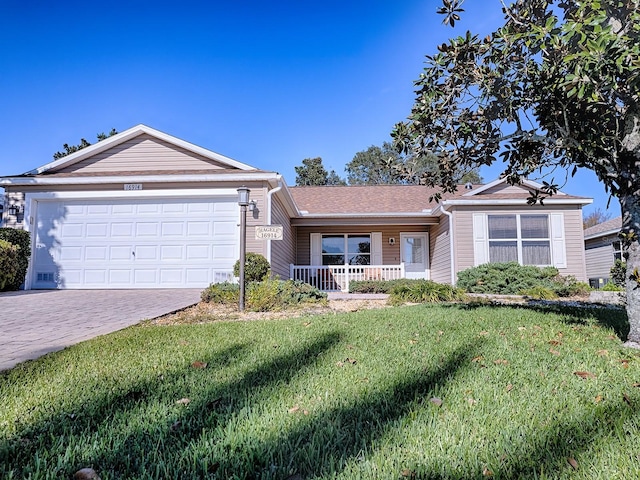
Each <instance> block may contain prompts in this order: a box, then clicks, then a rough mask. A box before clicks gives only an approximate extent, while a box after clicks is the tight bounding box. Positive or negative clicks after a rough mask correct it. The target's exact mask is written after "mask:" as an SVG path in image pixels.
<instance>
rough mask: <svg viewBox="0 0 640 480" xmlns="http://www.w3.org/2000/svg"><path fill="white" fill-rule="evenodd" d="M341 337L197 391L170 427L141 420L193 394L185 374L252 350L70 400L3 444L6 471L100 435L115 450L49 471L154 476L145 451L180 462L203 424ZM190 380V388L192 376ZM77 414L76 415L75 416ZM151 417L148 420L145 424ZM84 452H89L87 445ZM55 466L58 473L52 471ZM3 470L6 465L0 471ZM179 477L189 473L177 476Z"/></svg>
mask: <svg viewBox="0 0 640 480" xmlns="http://www.w3.org/2000/svg"><path fill="white" fill-rule="evenodd" d="M340 338H341V335H340V334H339V333H337V332H333V333H327V334H324V335H322V336H320V337H319V338H316V339H315V340H314V341H312V342H311V343H308V344H305V345H302V346H301V347H300V348H298V349H295V350H291V351H289V352H288V353H284V354H282V355H279V356H276V357H275V358H273V359H271V360H268V361H265V362H263V363H262V364H259V365H257V366H256V367H255V368H253V369H252V370H250V371H248V372H245V373H244V374H243V375H242V377H241V378H240V379H238V380H236V381H230V382H227V383H224V382H222V383H221V382H219V381H215V380H216V379H215V378H213V379H212V380H213V381H212V382H211V384H212V387H211V388H210V389H209V390H208V391H206V392H204V393H201V392H193V393H194V394H195V395H197V396H198V398H199V399H196V400H195V401H194V402H193V403H191V404H189V406H188V407H189V408H188V409H186V408H184V407H183V406H182V405H178V406H176V411H177V412H178V413H176V414H175V415H173V416H172V417H171V418H163V422H162V424H159V423H157V422H156V423H155V424H154V423H151V424H149V420H148V419H145V418H140V416H141V415H144V411H143V410H144V408H145V407H148V405H147V404H150V403H152V402H156V403H161V404H162V403H164V404H166V403H169V404H170V405H174V404H175V402H176V400H177V399H180V398H182V397H183V396H184V394H185V390H184V389H185V379H189V378H190V377H191V376H199V375H201V376H204V377H205V378H206V376H207V375H210V376H212V377H215V369H216V367H224V366H226V365H230V364H231V363H232V362H233V361H234V360H236V359H238V358H239V357H240V356H241V355H243V354H244V353H245V351H246V350H247V349H248V345H242V344H238V345H232V346H230V347H229V348H227V349H225V350H223V351H220V352H215V353H213V354H212V355H210V356H208V357H205V358H203V360H206V362H207V363H208V368H206V369H200V368H194V366H192V365H189V366H181V367H176V368H174V369H173V370H164V371H161V372H159V374H160V375H159V376H160V377H161V378H160V379H159V378H157V377H153V378H149V377H147V378H145V379H144V380H140V381H137V382H135V383H121V384H120V385H118V386H117V387H118V388H119V390H118V391H116V392H114V393H109V394H103V395H96V394H95V393H93V394H92V393H90V392H88V393H87V397H86V398H84V400H85V402H84V403H81V404H75V405H66V406H65V407H64V408H65V412H66V413H64V412H60V411H56V412H55V413H50V414H49V415H48V416H47V417H45V418H41V419H39V421H38V422H37V423H36V424H35V425H33V426H30V427H25V428H24V429H20V428H19V429H18V434H17V436H14V437H13V438H10V439H8V440H7V441H4V442H0V458H2V457H4V458H7V459H10V461H7V463H6V464H5V465H4V467H3V468H4V469H5V470H4V471H9V470H11V469H15V472H14V475H16V477H15V478H22V477H24V476H26V475H24V473H25V472H27V471H32V470H33V469H34V465H33V464H32V462H33V461H34V458H37V457H41V458H42V457H46V456H47V455H46V454H45V455H43V454H42V452H43V451H44V452H51V451H56V450H57V451H61V450H60V449H61V445H60V441H59V440H60V438H66V439H67V442H69V443H72V442H78V441H80V438H78V437H83V436H84V437H91V436H92V435H94V434H95V433H99V434H101V435H107V436H110V435H112V438H108V439H107V442H105V443H106V444H108V445H109V448H108V449H106V448H104V447H102V446H100V447H98V450H99V452H98V453H97V454H95V453H92V454H91V455H90V458H84V459H78V457H77V455H76V456H74V455H71V457H72V459H71V460H70V461H69V460H67V461H62V460H61V459H59V460H58V462H57V464H56V462H55V461H53V462H52V465H51V467H49V468H47V473H48V475H50V476H57V477H65V478H70V476H71V475H73V472H75V471H77V470H78V469H80V468H82V467H86V466H90V465H92V466H94V468H96V470H100V471H102V472H104V473H105V474H106V475H105V476H107V477H110V478H122V477H130V476H136V475H146V469H147V468H150V467H151V465H146V464H145V463H144V461H141V460H142V459H141V458H136V455H140V456H143V455H144V454H145V452H154V451H155V452H157V451H158V450H161V451H160V452H159V453H160V454H159V455H157V456H159V457H160V458H164V459H166V461H167V462H174V461H175V462H176V463H175V465H177V464H178V463H179V462H178V460H179V457H180V452H181V450H182V449H183V448H184V446H185V445H186V443H188V442H189V441H190V440H191V439H192V438H193V437H195V436H198V435H200V434H201V433H202V430H203V428H205V427H206V426H207V425H210V424H211V423H212V421H213V423H217V422H218V419H219V418H224V417H228V416H230V415H231V414H232V413H234V412H237V411H239V410H241V409H242V408H243V407H245V406H246V405H247V404H249V403H250V402H249V399H257V401H259V400H260V399H261V398H262V397H261V395H266V394H268V393H269V391H270V387H271V386H277V385H284V384H286V383H287V382H288V381H290V380H291V379H292V378H294V377H295V376H296V375H299V374H300V373H301V372H304V371H305V369H307V368H310V367H312V366H313V365H314V364H315V363H316V361H317V359H318V356H319V355H321V354H322V353H324V352H326V351H328V350H329V349H331V348H332V347H334V346H335V345H337V344H338V343H339V342H340ZM198 381H200V382H201V381H202V378H200V379H199V380H194V381H193V383H195V384H197V382H198ZM193 383H192V384H193ZM174 385H175V386H174ZM186 385H189V381H188V380H187V382H186ZM236 395H237V396H236ZM180 407H182V408H180ZM71 412H75V413H73V419H72V420H70V413H71ZM115 418H119V424H122V423H126V424H127V425H126V427H125V428H128V427H129V421H127V420H130V424H132V425H134V426H132V427H131V429H130V432H129V433H123V432H121V431H119V432H112V429H113V427H112V422H113V420H114V419H115ZM145 421H146V422H147V425H145V426H144V427H140V426H139V425H140V424H141V423H145ZM73 437H75V438H73ZM43 439H46V440H44V441H43ZM100 440H104V439H100ZM90 441H91V442H93V441H94V440H93V439H91V440H90ZM78 449H79V450H81V449H82V445H80V448H78ZM61 453H62V452H61ZM51 468H55V470H54V471H51ZM2 471H3V469H2V468H0V472H2ZM105 476H103V477H102V478H103V479H104V478H105ZM150 478H154V477H153V476H152V477H150ZM155 478H165V476H164V475H160V476H157V477H155ZM173 478H182V476H181V475H180V474H177V476H174V477H173ZM194 478H198V477H197V476H195V477H194Z"/></svg>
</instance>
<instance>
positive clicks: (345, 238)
mask: <svg viewBox="0 0 640 480" xmlns="http://www.w3.org/2000/svg"><path fill="white" fill-rule="evenodd" d="M325 237H343V253H342V254H337V255H344V262H343V263H338V264H331V265H350V264H349V253H350V252H349V250H348V247H349V237H368V238H369V253H361V254H360V255H367V256H368V257H369V263H367V264H365V265H366V266H369V265H373V262H372V260H373V253H372V250H373V240H372V235H371V233H323V234H321V235H320V245H321V247H320V248H321V250H320V255H321V257H320V260H321V265H324V261H323V259H324V257H325V256H330V255H334V254H331V253H323V252H322V241H323V240H324V238H325ZM355 265H358V264H355ZM327 266H329V265H327Z"/></svg>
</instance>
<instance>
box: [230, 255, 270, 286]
mask: <svg viewBox="0 0 640 480" xmlns="http://www.w3.org/2000/svg"><path fill="white" fill-rule="evenodd" d="M270 268H271V266H270V265H269V262H268V261H267V259H266V258H264V257H263V256H262V255H260V254H259V253H253V252H248V253H247V255H246V257H245V262H244V278H245V280H246V281H247V282H259V281H261V280H264V279H265V278H266V277H267V275H269V269H270ZM233 274H234V275H235V276H236V277H239V276H240V260H238V261H236V263H235V265H234V266H233Z"/></svg>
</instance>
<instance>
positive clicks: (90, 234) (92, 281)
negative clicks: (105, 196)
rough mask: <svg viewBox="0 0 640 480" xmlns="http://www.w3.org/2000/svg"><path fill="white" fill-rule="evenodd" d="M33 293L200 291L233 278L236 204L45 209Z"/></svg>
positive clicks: (44, 204)
mask: <svg viewBox="0 0 640 480" xmlns="http://www.w3.org/2000/svg"><path fill="white" fill-rule="evenodd" d="M36 216H37V218H36V221H37V232H36V242H35V243H36V249H35V260H34V265H33V267H34V268H33V269H32V272H33V277H32V288H194V287H195V288H201V287H205V286H207V285H209V284H210V283H212V282H218V281H224V280H226V279H228V278H230V277H231V276H232V270H233V264H234V263H235V261H236V260H237V258H238V252H239V246H238V226H237V225H238V220H239V207H238V204H237V203H236V200H235V199H234V198H223V199H220V198H217V199H215V200H212V199H198V198H193V199H184V198H180V199H142V200H108V201H105V200H100V201H94V200H87V201H76V200H73V201H53V202H52V201H40V202H38V205H37V213H36Z"/></svg>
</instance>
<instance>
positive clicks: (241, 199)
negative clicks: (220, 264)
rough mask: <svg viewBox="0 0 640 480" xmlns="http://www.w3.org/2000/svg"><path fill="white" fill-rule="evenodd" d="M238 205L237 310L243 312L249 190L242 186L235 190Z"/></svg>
mask: <svg viewBox="0 0 640 480" xmlns="http://www.w3.org/2000/svg"><path fill="white" fill-rule="evenodd" d="M237 192H238V205H240V262H239V263H240V268H239V270H240V280H239V281H240V297H239V299H238V308H239V310H240V311H241V312H242V311H244V287H245V281H244V264H245V261H246V252H247V206H248V205H249V193H250V192H251V190H249V189H248V188H247V187H245V186H244V185H243V186H242V187H240V188H238V190H237Z"/></svg>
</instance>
